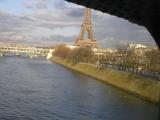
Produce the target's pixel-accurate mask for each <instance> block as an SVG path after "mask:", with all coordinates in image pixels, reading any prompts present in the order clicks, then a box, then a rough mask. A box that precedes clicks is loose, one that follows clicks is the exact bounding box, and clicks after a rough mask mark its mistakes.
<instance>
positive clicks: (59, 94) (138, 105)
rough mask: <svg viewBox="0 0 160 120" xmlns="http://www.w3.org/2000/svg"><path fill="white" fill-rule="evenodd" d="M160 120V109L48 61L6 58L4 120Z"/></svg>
mask: <svg viewBox="0 0 160 120" xmlns="http://www.w3.org/2000/svg"><path fill="white" fill-rule="evenodd" d="M1 119H2V120H128V119H129V120H158V106H156V105H153V104H151V103H149V102H145V101H143V100H141V99H139V98H136V97H135V96H133V95H129V94H127V93H125V92H123V91H120V90H119V89H117V88H113V87H111V86H108V85H106V84H104V83H101V82H99V81H97V80H94V79H92V78H89V77H86V76H84V75H82V74H79V73H77V72H73V71H71V70H69V69H67V68H64V67H62V66H60V65H57V64H52V63H50V62H49V61H46V60H45V59H29V58H18V57H0V120H1Z"/></svg>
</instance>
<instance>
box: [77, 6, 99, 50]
mask: <svg viewBox="0 0 160 120" xmlns="http://www.w3.org/2000/svg"><path fill="white" fill-rule="evenodd" d="M85 32H87V33H88V34H87V35H88V38H87V39H84V35H85ZM76 45H77V46H85V47H91V48H95V47H97V43H96V40H95V39H94V36H93V30H92V21H91V9H90V8H86V9H85V17H84V21H83V23H82V25H81V31H80V33H79V37H78V38H77V40H76Z"/></svg>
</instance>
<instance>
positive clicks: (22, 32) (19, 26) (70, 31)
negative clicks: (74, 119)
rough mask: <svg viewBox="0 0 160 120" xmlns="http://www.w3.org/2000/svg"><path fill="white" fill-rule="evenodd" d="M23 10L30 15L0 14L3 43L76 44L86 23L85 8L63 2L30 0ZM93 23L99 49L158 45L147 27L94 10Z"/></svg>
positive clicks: (25, 2) (0, 32)
mask: <svg viewBox="0 0 160 120" xmlns="http://www.w3.org/2000/svg"><path fill="white" fill-rule="evenodd" d="M22 6H23V7H24V8H27V10H28V9H29V10H30V12H25V11H24V13H23V14H11V13H9V12H7V11H5V12H2V11H0V26H1V27H0V36H1V37H0V41H12V42H20V43H29V44H33V43H34V44H39V45H51V44H57V43H62V42H64V43H70V44H71V43H74V41H75V39H76V37H77V36H78V34H79V31H80V26H81V24H82V21H83V14H84V7H82V6H77V5H75V4H72V3H68V2H64V0H53V1H51V0H34V1H33V0H27V1H23V3H22ZM25 10H26V9H25ZM92 20H93V21H92V22H93V30H94V36H95V39H96V40H97V42H98V44H99V46H102V47H114V46H116V44H117V43H124V42H125V43H144V44H155V42H154V40H153V38H152V37H151V35H150V34H149V32H148V31H147V30H146V29H145V28H144V27H142V26H139V25H135V24H132V23H130V22H128V21H127V20H124V19H121V18H118V17H115V16H111V15H109V14H104V13H102V12H98V11H95V10H92Z"/></svg>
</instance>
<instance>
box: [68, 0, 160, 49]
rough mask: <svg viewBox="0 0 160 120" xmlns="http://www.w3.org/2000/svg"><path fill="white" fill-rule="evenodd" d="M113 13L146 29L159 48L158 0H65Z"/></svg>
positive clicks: (159, 20) (159, 11)
mask: <svg viewBox="0 0 160 120" xmlns="http://www.w3.org/2000/svg"><path fill="white" fill-rule="evenodd" d="M66 1H68V2H73V3H76V4H79V5H83V6H86V7H89V8H92V9H95V10H99V11H102V12H105V13H108V14H111V15H115V16H118V17H121V18H124V19H127V20H129V21H130V22H132V23H136V24H138V25H142V26H144V27H146V28H147V29H148V31H149V32H150V33H151V35H152V36H153V38H154V39H155V42H156V43H157V45H158V46H159V48H160V0H66Z"/></svg>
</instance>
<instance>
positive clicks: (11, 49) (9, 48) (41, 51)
mask: <svg viewBox="0 0 160 120" xmlns="http://www.w3.org/2000/svg"><path fill="white" fill-rule="evenodd" d="M49 52H50V49H49V48H40V47H31V46H23V45H11V44H0V56H3V55H4V54H5V53H15V54H16V55H18V56H19V55H20V54H27V55H29V56H30V57H33V56H47V55H48V53H49Z"/></svg>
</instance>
